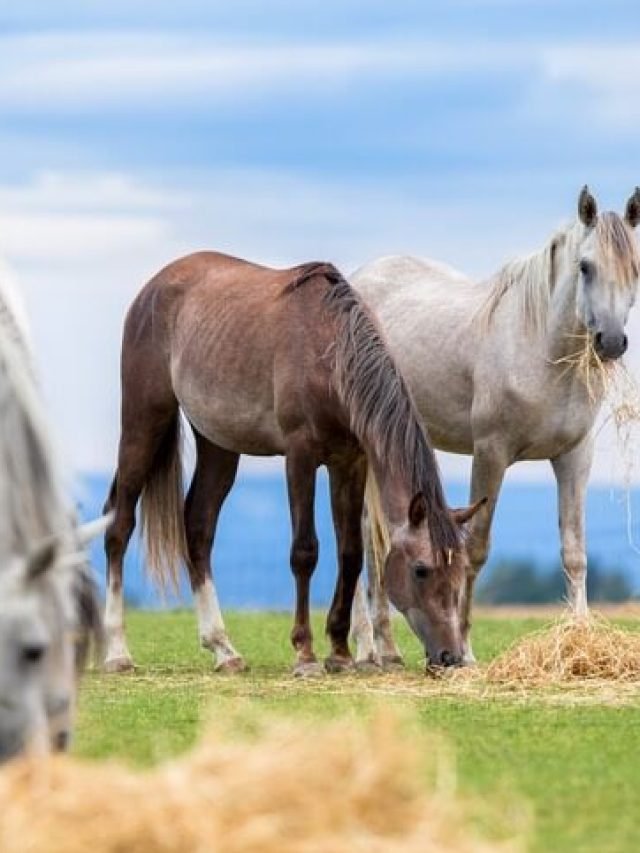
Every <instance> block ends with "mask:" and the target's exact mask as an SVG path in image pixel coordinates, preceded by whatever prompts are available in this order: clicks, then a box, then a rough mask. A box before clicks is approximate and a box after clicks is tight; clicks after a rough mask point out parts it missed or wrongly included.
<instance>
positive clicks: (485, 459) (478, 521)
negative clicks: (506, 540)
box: [460, 441, 508, 665]
mask: <svg viewBox="0 0 640 853" xmlns="http://www.w3.org/2000/svg"><path fill="white" fill-rule="evenodd" d="M507 459H508V456H507V454H506V452H505V449H504V448H503V447H502V446H501V445H500V443H499V442H492V441H481V442H480V441H478V442H476V443H475V444H474V448H473V467H472V473H471V500H470V503H472V504H473V503H476V501H479V500H482V499H483V498H486V499H487V501H486V504H485V505H484V506H483V507H481V508H480V509H479V510H478V512H477V513H476V514H475V515H474V516H473V518H472V520H471V522H470V525H469V536H468V539H467V555H468V558H469V567H468V570H467V582H466V585H465V593H464V596H463V598H462V605H461V614H460V616H461V619H460V623H461V628H462V645H463V655H464V658H463V660H464V663H465V664H466V665H470V664H474V663H475V662H476V659H475V656H474V654H473V649H472V647H471V607H472V604H473V587H474V585H475V582H476V579H477V577H478V575H479V573H480V570H481V569H482V567H483V566H484V564H485V563H486V561H487V557H488V556H489V545H490V542H491V523H492V521H493V514H494V512H495V508H496V503H497V500H498V495H499V493H500V487H501V485H502V480H503V478H504V473H505V471H506V469H507V465H508V462H507Z"/></svg>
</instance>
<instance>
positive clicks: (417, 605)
mask: <svg viewBox="0 0 640 853" xmlns="http://www.w3.org/2000/svg"><path fill="white" fill-rule="evenodd" d="M484 503H485V501H484V500H482V501H479V502H478V503H476V504H474V505H473V506H471V507H468V508H465V509H460V510H453V511H452V515H453V518H454V520H455V521H456V523H458V524H460V525H463V524H464V523H465V522H467V521H469V519H470V518H472V516H473V515H474V514H475V513H476V512H477V511H478V509H479V508H480V507H481V506H482V505H483V504H484ZM390 546H391V547H390V550H389V553H388V555H387V559H386V564H385V568H384V575H383V577H384V583H385V588H386V591H387V594H388V596H389V600H390V601H391V603H392V604H393V606H394V607H396V608H397V609H398V610H399V611H400V612H401V613H402V614H403V615H404V617H405V618H406V620H407V622H408V623H409V625H410V626H411V629H412V630H413V632H414V633H415V634H416V636H417V637H418V639H419V640H420V642H421V643H422V645H423V646H424V649H425V653H426V656H427V661H428V662H429V663H430V664H431V665H432V666H459V665H460V664H461V663H462V655H463V650H462V635H461V625H460V603H461V600H462V596H463V595H464V591H465V580H466V573H467V572H466V570H467V557H466V552H465V549H464V548H459V549H457V550H455V551H451V552H450V553H449V554H448V555H447V556H446V558H445V559H443V558H442V556H440V555H437V554H436V553H434V549H433V547H432V545H431V541H430V537H429V530H428V525H427V504H426V501H425V499H424V497H423V495H422V494H420V493H419V494H417V495H416V496H415V497H414V498H413V500H412V501H411V504H410V506H409V512H408V517H407V521H406V524H405V525H404V526H402V527H399V528H397V529H396V530H395V531H394V532H393V533H392V535H391V543H390Z"/></svg>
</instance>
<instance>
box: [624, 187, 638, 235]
mask: <svg viewBox="0 0 640 853" xmlns="http://www.w3.org/2000/svg"><path fill="white" fill-rule="evenodd" d="M624 221H625V222H626V223H627V225H629V226H630V227H631V228H635V227H636V225H637V224H638V222H640V187H636V188H635V190H634V191H633V194H632V195H631V197H630V199H629V201H628V202H627V207H626V209H625V212H624Z"/></svg>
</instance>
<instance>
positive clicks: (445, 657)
mask: <svg viewBox="0 0 640 853" xmlns="http://www.w3.org/2000/svg"><path fill="white" fill-rule="evenodd" d="M455 662H456V659H455V657H454V656H453V655H452V654H451V652H449V651H447V650H446V649H445V651H444V652H441V653H440V663H441V664H442V666H453V665H454V663H455Z"/></svg>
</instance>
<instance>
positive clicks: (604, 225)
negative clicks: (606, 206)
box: [595, 211, 640, 286]
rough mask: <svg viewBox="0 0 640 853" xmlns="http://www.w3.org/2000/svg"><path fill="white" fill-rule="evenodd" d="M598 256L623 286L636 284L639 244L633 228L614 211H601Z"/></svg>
mask: <svg viewBox="0 0 640 853" xmlns="http://www.w3.org/2000/svg"><path fill="white" fill-rule="evenodd" d="M595 236H596V243H597V247H598V257H599V259H600V260H601V263H603V264H604V265H605V266H606V268H607V269H608V270H610V271H611V273H612V275H611V276H610V278H611V280H612V281H613V282H614V283H616V284H620V285H622V286H627V285H630V284H634V283H635V282H636V281H637V280H638V276H639V275H640V256H639V254H638V244H637V242H636V238H635V235H634V233H633V231H632V230H631V228H630V227H629V226H628V225H627V224H626V223H625V222H624V220H623V219H622V218H621V217H620V216H618V214H617V213H614V212H613V211H607V212H605V213H601V214H600V216H598V220H597V222H596V226H595Z"/></svg>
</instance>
